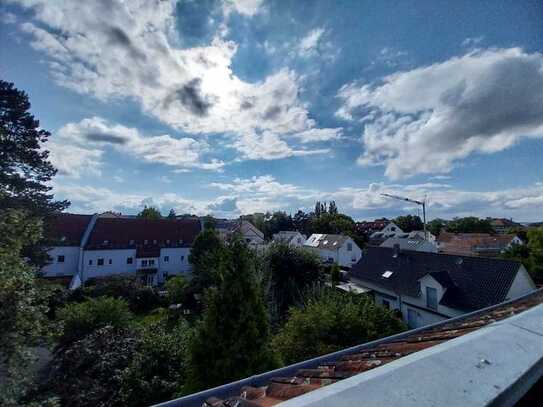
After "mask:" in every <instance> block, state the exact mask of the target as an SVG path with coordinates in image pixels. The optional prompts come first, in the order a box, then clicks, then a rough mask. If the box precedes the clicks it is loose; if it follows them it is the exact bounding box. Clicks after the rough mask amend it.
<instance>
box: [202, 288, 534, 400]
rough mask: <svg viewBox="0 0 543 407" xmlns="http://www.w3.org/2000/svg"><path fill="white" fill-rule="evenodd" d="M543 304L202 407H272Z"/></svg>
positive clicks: (410, 338) (466, 322)
mask: <svg viewBox="0 0 543 407" xmlns="http://www.w3.org/2000/svg"><path fill="white" fill-rule="evenodd" d="M541 303H543V290H539V291H536V292H534V293H533V294H531V295H529V296H527V297H524V298H521V299H519V300H517V301H513V302H510V303H506V304H503V305H501V306H498V307H495V308H492V309H490V310H488V311H486V312H482V313H477V314H475V315H473V316H470V317H467V318H463V319H460V320H455V321H451V322H449V323H447V322H445V323H444V324H441V325H439V326H436V327H429V328H428V329H427V330H422V331H417V332H414V333H412V334H409V333H407V335H406V336H404V337H401V338H397V337H392V338H391V339H390V341H384V342H381V343H379V344H377V345H375V346H373V347H369V348H365V349H363V350H361V351H359V352H356V353H353V354H348V355H344V356H342V357H339V358H338V359H337V360H334V361H332V362H329V363H322V364H320V365H318V366H315V367H314V368H309V369H299V370H298V371H297V372H296V373H295V374H294V376H290V377H275V378H272V379H270V380H269V381H268V382H267V383H265V384H264V385H262V386H259V387H250V386H244V387H241V388H240V389H239V395H238V396H235V397H230V398H227V399H224V400H222V399H219V398H217V397H213V396H212V397H209V398H208V399H207V400H206V402H205V403H204V404H203V406H208V407H231V406H239V407H242V406H247V407H258V406H266V407H267V406H273V405H275V404H278V403H281V402H283V401H285V400H288V399H292V398H294V397H297V396H300V395H302V394H305V393H308V392H311V391H313V390H315V389H318V388H319V387H323V386H326V385H328V384H332V383H335V382H337V381H339V380H342V379H345V378H348V377H350V376H354V375H357V374H359V373H363V372H366V371H368V370H371V369H374V368H377V367H379V366H383V365H385V364H387V363H390V362H392V361H394V360H396V359H399V358H402V357H404V356H407V355H409V354H412V353H415V352H418V351H420V350H423V349H427V348H429V347H432V346H435V345H439V344H441V343H443V342H446V341H448V340H451V339H454V338H457V337H459V336H462V335H465V334H468V333H470V332H473V331H475V330H477V329H479V328H481V327H483V326H485V325H488V324H491V323H493V322H496V321H500V320H502V319H505V318H508V317H510V316H512V315H515V314H519V313H521V312H523V311H525V310H527V309H529V308H531V307H533V306H536V305H539V304H541Z"/></svg>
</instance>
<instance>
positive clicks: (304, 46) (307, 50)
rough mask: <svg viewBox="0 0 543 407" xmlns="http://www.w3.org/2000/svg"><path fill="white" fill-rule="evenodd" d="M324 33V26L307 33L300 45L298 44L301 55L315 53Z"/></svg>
mask: <svg viewBox="0 0 543 407" xmlns="http://www.w3.org/2000/svg"><path fill="white" fill-rule="evenodd" d="M323 34H324V28H315V29H314V30H311V31H309V32H308V33H307V35H306V36H305V37H304V38H302V41H300V45H299V46H298V51H299V53H300V55H301V56H304V57H308V56H311V55H312V54H314V53H315V52H316V50H317V46H318V45H319V40H320V39H321V37H322V35H323Z"/></svg>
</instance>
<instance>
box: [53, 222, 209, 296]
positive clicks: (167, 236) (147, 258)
mask: <svg viewBox="0 0 543 407" xmlns="http://www.w3.org/2000/svg"><path fill="white" fill-rule="evenodd" d="M201 230H202V225H201V222H200V220H199V219H197V218H186V219H175V220H172V219H144V218H137V217H125V216H110V215H109V214H108V215H105V216H101V215H98V214H96V215H72V214H61V215H59V216H58V217H56V218H55V219H54V220H53V222H52V223H51V227H50V228H48V230H47V233H48V235H49V238H50V240H51V241H52V242H55V243H54V245H53V247H52V248H51V249H50V250H49V252H48V253H49V256H50V258H51V262H50V263H49V264H48V265H46V266H45V267H44V268H43V269H42V273H43V275H44V277H60V276H73V279H72V283H71V284H70V286H71V287H72V288H75V287H77V286H79V285H80V284H81V283H83V282H85V281H86V280H88V279H90V278H100V277H106V276H111V275H122V274H135V275H139V276H141V277H142V279H144V280H145V281H146V282H147V283H148V284H159V283H162V282H163V281H164V280H165V279H166V278H167V277H168V276H172V275H177V274H185V273H189V272H190V271H191V266H190V263H189V261H188V256H189V254H190V249H191V247H192V243H193V241H194V239H195V238H196V236H197V235H198V233H200V231H201Z"/></svg>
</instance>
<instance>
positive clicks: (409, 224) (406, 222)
mask: <svg viewBox="0 0 543 407" xmlns="http://www.w3.org/2000/svg"><path fill="white" fill-rule="evenodd" d="M393 222H394V223H395V224H396V225H397V226H398V227H399V228H400V229H401V230H403V231H404V232H405V233H409V232H412V231H414V230H423V229H424V224H423V223H422V220H421V219H420V217H418V216H413V215H405V216H398V217H397V218H396V219H394V220H393Z"/></svg>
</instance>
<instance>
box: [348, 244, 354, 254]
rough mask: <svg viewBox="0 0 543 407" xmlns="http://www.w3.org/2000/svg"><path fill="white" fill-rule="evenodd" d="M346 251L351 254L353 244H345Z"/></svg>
mask: <svg viewBox="0 0 543 407" xmlns="http://www.w3.org/2000/svg"><path fill="white" fill-rule="evenodd" d="M347 251H348V252H352V251H353V244H352V243H351V242H349V243H347Z"/></svg>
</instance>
